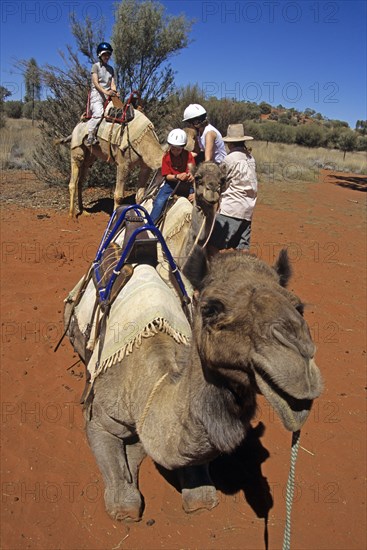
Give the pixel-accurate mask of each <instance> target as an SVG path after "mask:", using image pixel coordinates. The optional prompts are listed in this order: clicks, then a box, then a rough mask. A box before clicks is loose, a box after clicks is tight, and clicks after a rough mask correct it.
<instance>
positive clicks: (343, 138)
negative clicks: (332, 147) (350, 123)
mask: <svg viewBox="0 0 367 550" xmlns="http://www.w3.org/2000/svg"><path fill="white" fill-rule="evenodd" d="M338 146H339V149H340V150H341V151H343V152H344V155H343V160H344V159H345V155H346V154H347V152H348V151H354V150H355V149H356V148H357V134H356V133H355V132H353V130H345V131H344V132H342V133H341V134H340V136H339V140H338Z"/></svg>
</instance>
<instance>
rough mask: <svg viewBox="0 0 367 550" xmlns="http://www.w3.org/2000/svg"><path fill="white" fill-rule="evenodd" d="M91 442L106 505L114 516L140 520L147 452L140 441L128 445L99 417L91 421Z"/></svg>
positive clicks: (121, 518)
mask: <svg viewBox="0 0 367 550" xmlns="http://www.w3.org/2000/svg"><path fill="white" fill-rule="evenodd" d="M87 437H88V441H89V445H90V446H91V449H92V451H93V453H94V456H95V458H96V460H97V463H98V466H99V469H100V470H101V472H102V475H103V479H104V482H105V493H104V499H105V506H106V511H107V513H108V514H109V515H110V516H111V518H112V519H117V520H130V521H139V520H140V518H141V515H142V509H143V501H142V496H141V494H140V492H139V489H138V471H139V466H140V463H141V461H142V460H143V458H144V456H145V453H144V450H143V446H142V445H141V443H140V442H136V443H135V444H131V445H125V444H124V442H123V440H122V439H121V438H119V437H117V436H116V435H113V434H111V433H109V432H107V431H106V430H105V429H104V428H103V427H102V426H101V425H100V424H99V423H98V422H97V421H96V420H94V419H92V420H89V421H87Z"/></svg>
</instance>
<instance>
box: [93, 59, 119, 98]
mask: <svg viewBox="0 0 367 550" xmlns="http://www.w3.org/2000/svg"><path fill="white" fill-rule="evenodd" d="M91 73H92V74H93V73H95V74H96V75H97V77H98V84H100V86H102V88H105V89H106V90H110V89H111V83H112V79H113V77H114V70H113V68H112V67H111V65H102V64H101V62H100V61H98V62H97V63H94V65H92V70H91ZM91 90H92V91H91V99H97V98H98V99H100V98H102V99H103V101H104V100H105V95H104V94H101V92H99V91H98V90H97V88H96V87H95V85H94V83H93V79H92V87H91Z"/></svg>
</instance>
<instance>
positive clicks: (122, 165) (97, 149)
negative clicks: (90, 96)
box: [57, 109, 165, 218]
mask: <svg viewBox="0 0 367 550" xmlns="http://www.w3.org/2000/svg"><path fill="white" fill-rule="evenodd" d="M86 135H87V123H86V122H80V123H79V124H77V126H76V127H75V128H74V130H73V132H72V134H71V135H70V136H68V137H67V138H63V139H60V140H58V141H57V143H68V142H69V141H71V151H70V156H71V176H70V182H69V192H70V209H69V215H70V217H72V218H73V217H75V206H74V202H75V196H77V198H78V208H79V213H80V214H86V212H85V210H84V208H83V199H82V183H83V181H84V179H85V178H86V176H87V173H88V170H89V169H90V167H91V166H92V165H93V163H94V161H95V160H96V159H97V158H100V159H102V160H104V161H106V162H114V163H115V164H116V165H117V175H116V187H115V191H114V209H116V208H117V207H118V206H119V205H120V204H121V203H122V200H123V198H124V184H125V180H126V177H127V175H128V173H129V170H131V168H132V167H134V166H136V165H139V166H140V175H139V181H138V186H137V187H138V191H137V202H138V201H139V199H141V198H142V195H143V191H144V186H145V184H146V181H147V178H148V175H149V171H150V170H157V169H158V168H160V167H161V162H162V155H163V153H164V152H165V149H164V148H162V147H161V145H160V143H159V141H158V138H157V136H156V134H155V132H154V127H153V124H152V123H151V122H150V120H149V119H148V118H147V117H146V116H145V115H144V114H143V113H142V112H141V111H139V110H135V109H134V118H133V119H132V120H131V121H130V122H128V123H127V124H126V125H121V124H118V123H112V122H108V121H107V120H105V119H103V120H102V122H101V124H100V126H99V128H98V140H99V143H97V144H96V145H93V146H89V147H88V146H86V145H85V144H84V138H85V137H86Z"/></svg>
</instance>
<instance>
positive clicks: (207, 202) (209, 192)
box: [195, 161, 226, 210]
mask: <svg viewBox="0 0 367 550" xmlns="http://www.w3.org/2000/svg"><path fill="white" fill-rule="evenodd" d="M225 177H226V176H225V169H224V168H223V167H220V166H218V165H217V164H215V162H212V161H206V162H202V163H201V164H200V165H199V166H198V168H197V170H196V172H195V189H196V190H195V196H196V203H197V204H198V206H200V207H201V208H202V209H203V210H205V208H208V207H211V206H213V205H217V204H218V203H219V198H220V194H221V192H222V190H223V189H224V185H225Z"/></svg>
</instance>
